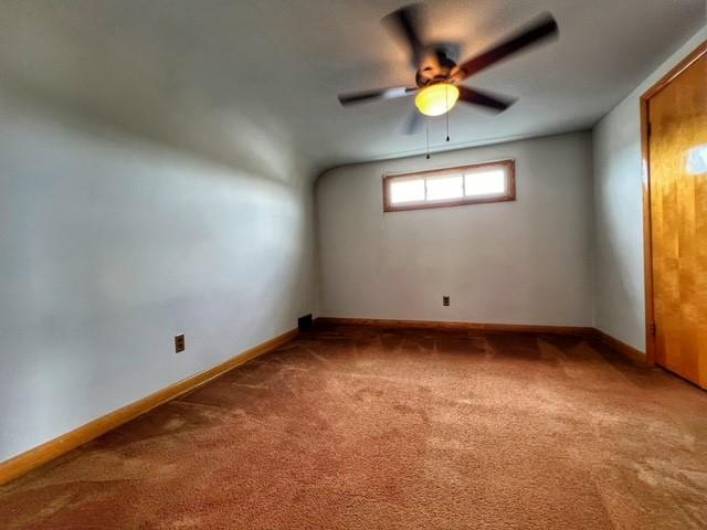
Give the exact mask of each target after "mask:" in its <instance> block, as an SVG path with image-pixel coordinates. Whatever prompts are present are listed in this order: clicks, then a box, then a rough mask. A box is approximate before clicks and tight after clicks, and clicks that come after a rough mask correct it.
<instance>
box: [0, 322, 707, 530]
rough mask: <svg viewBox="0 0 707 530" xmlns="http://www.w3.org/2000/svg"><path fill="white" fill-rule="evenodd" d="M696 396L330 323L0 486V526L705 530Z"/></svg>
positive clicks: (656, 383)
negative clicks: (626, 529)
mask: <svg viewBox="0 0 707 530" xmlns="http://www.w3.org/2000/svg"><path fill="white" fill-rule="evenodd" d="M706 499H707V393H705V392H703V391H701V390H699V389H697V388H696V387H693V386H691V385H690V384H688V383H686V382H684V381H682V380H680V379H678V378H677V377H674V376H671V375H670V374H668V373H666V372H664V371H662V370H660V369H647V368H642V367H638V366H635V365H633V364H631V363H630V362H628V361H626V360H624V359H623V358H621V357H618V356H617V355H615V354H613V353H612V352H611V351H609V350H608V349H607V348H606V347H604V346H601V345H598V344H594V343H591V342H588V341H586V340H584V339H580V338H572V337H563V336H551V335H534V334H483V333H473V332H452V331H431V330H383V329H372V328H363V327H347V326H331V327H326V328H320V329H315V330H314V331H312V332H308V333H306V334H303V335H301V336H300V337H299V338H298V339H296V340H295V341H293V342H291V343H289V344H287V345H285V346H283V347H281V348H280V349H278V350H277V351H275V352H272V353H270V354H268V355H265V356H263V357H260V358H258V359H256V360H254V361H251V362H250V363H248V364H246V365H244V366H242V367H240V368H237V369H236V370H234V371H232V372H230V373H228V374H226V375H224V376H222V377H220V378H219V379H217V380H214V381H213V382H211V383H209V384H208V385H206V386H204V387H202V388H201V389H199V390H197V391H195V392H193V393H191V394H189V395H186V396H184V397H181V398H179V399H177V400H174V401H172V402H169V403H167V404H165V405H163V406H161V407H159V408H157V409H155V410H154V411H152V412H150V413H148V414H146V415H143V416H141V417H139V418H137V419H136V420H133V421H132V422H130V423H128V424H126V425H124V426H122V427H121V428H119V429H116V430H114V431H112V432H110V433H108V434H106V435H104V436H102V437H101V438H98V439H97V440H95V441H93V442H91V443H90V444H87V445H85V446H83V447H81V448H79V449H77V450H75V451H72V452H71V453H69V454H67V455H65V456H64V457H62V458H60V459H58V460H56V461H55V462H53V463H51V464H50V465H48V466H45V467H43V468H41V469H38V470H36V471H35V472H33V473H31V474H29V475H26V476H25V477H23V478H21V479H19V480H17V481H15V482H12V483H10V484H8V485H6V486H4V487H1V488H0V527H2V528H4V529H16V528H31V529H33V530H34V529H52V530H57V529H68V528H71V529H74V528H81V529H93V528H95V529H99V528H100V529H113V528H115V529H118V528H119V529H133V528H135V529H137V528H141V529H142V528H234V529H247V528H262V529H274V528H351V529H364V528H365V529H372V528H401V529H402V528H406V529H408V528H425V529H437V528H438V529H461V528H475V529H478V528H504V529H508V528H524V529H528V528H530V529H534V528H537V529H554V528H557V529H570V528H571V529H576V528H642V529H643V528H651V529H654V528H661V529H663V528H665V529H670V528H675V529H686V528H706V527H707V501H706Z"/></svg>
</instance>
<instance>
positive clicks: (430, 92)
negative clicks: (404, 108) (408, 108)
mask: <svg viewBox="0 0 707 530" xmlns="http://www.w3.org/2000/svg"><path fill="white" fill-rule="evenodd" d="M458 99H459V88H457V86H456V85H453V84H451V83H436V84H434V85H430V86H427V87H425V88H423V89H422V90H420V92H418V94H417V96H415V106H416V107H417V110H419V111H420V112H421V113H422V114H424V115H425V116H441V115H442V114H444V113H446V112H449V111H450V110H452V107H454V104H455V103H456V102H457V100H458Z"/></svg>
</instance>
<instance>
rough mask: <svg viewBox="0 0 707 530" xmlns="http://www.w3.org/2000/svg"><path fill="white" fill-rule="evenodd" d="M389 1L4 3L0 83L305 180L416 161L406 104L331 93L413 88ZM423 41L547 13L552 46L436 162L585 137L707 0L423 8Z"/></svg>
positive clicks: (497, 1) (516, 74)
mask: <svg viewBox="0 0 707 530" xmlns="http://www.w3.org/2000/svg"><path fill="white" fill-rule="evenodd" d="M404 3H405V2H399V1H389V0H258V1H255V0H254V1H244V0H229V1H225V0H200V1H193V0H150V1H148V0H142V1H138V0H112V1H107V0H66V1H62V0H32V1H27V0H3V1H2V18H1V20H0V71H2V81H1V82H2V83H3V85H4V86H5V88H6V89H7V87H11V88H12V89H14V90H15V91H17V92H18V93H22V94H23V95H31V96H32V97H34V98H40V99H42V100H46V101H51V102H56V103H60V104H61V105H63V106H69V107H71V108H72V109H75V110H76V111H79V112H81V113H82V114H84V115H87V116H90V117H91V118H93V119H96V120H101V121H103V122H109V123H110V124H112V125H114V126H117V127H120V128H122V129H125V130H127V131H129V132H130V133H132V134H138V135H143V136H145V137H149V138H151V139H154V140H157V141H160V142H163V143H165V144H167V145H171V146H177V147H179V148H183V149H189V150H191V151H193V152H195V153H198V154H199V155H201V156H205V157H210V158H214V159H217V160H219V161H221V162H227V163H234V164H237V163H238V157H239V156H240V154H242V153H243V151H244V150H255V151H258V152H259V153H260V156H261V157H263V158H267V157H270V156H276V155H278V153H277V152H276V151H279V150H282V149H286V150H289V151H292V152H296V153H297V155H298V156H299V157H301V158H302V159H304V160H306V162H307V166H308V167H309V168H310V169H309V170H310V171H321V170H322V169H324V168H327V167H331V166H334V165H340V164H344V163H348V162H353V161H361V160H368V159H374V158H388V157H396V156H403V155H407V154H414V153H421V152H423V151H424V149H425V131H424V129H423V130H422V131H421V132H420V133H419V134H416V135H413V136H406V135H404V134H403V133H402V127H403V123H404V122H405V120H406V117H407V116H408V113H409V112H410V111H411V109H412V108H413V100H412V98H404V99H399V100H390V101H383V102H376V103H372V104H369V105H361V106H357V107H349V108H343V107H341V106H340V105H339V103H338V101H337V98H336V95H337V93H339V92H346V91H355V90H359V89H367V88H377V87H383V86H388V85H403V84H410V83H411V82H412V80H413V72H412V71H411V69H410V67H409V65H408V59H407V57H406V53H405V50H404V49H403V48H401V47H400V46H399V45H398V44H397V43H396V42H395V41H393V40H392V39H391V38H390V36H389V34H388V33H387V32H386V30H385V29H384V28H383V27H382V26H381V24H380V19H381V17H383V16H384V15H386V14H387V13H389V12H390V11H392V10H394V9H396V8H397V7H400V6H401V5H404ZM427 4H428V12H429V15H430V18H431V19H432V20H433V21H434V23H433V24H430V26H429V27H428V32H427V35H428V37H429V39H430V40H432V41H440V40H444V41H456V42H459V43H460V44H461V45H462V53H461V56H462V58H465V57H468V56H470V55H473V54H475V53H477V52H479V51H481V50H483V49H484V48H486V47H487V46H489V45H491V44H493V43H494V42H495V41H496V40H498V39H499V38H502V37H504V36H505V35H507V34H508V33H509V32H511V31H512V30H514V29H515V28H516V27H518V26H520V25H522V24H524V23H525V22H527V21H528V20H530V19H532V18H533V17H534V16H536V15H537V14H539V13H540V12H543V11H550V12H552V13H553V14H554V16H555V18H556V19H557V21H558V24H559V27H560V38H559V41H557V42H554V43H550V44H547V45H544V46H541V47H538V48H536V49H534V50H532V51H530V52H528V53H526V54H523V55H520V56H518V57H516V58H513V59H511V60H510V61H508V62H505V63H503V64H500V65H498V66H495V67H494V68H491V69H488V70H486V71H484V72H482V73H481V74H479V75H478V76H475V77H473V78H472V79H470V80H467V84H471V85H473V86H476V87H479V88H484V89H489V90H494V91H497V92H500V93H503V94H508V95H511V96H515V97H517V98H519V100H518V102H517V103H516V105H515V106H513V107H512V108H511V109H509V110H508V111H506V112H505V113H503V114H501V115H498V116H493V115H488V114H486V113H485V112H484V111H481V110H476V109H474V108H467V107H464V106H462V105H460V106H458V107H456V108H455V109H454V110H453V111H452V113H451V114H450V128H451V142H450V143H449V144H445V142H444V130H443V127H444V119H441V120H440V119H436V120H433V121H432V122H431V124H430V142H431V144H432V149H433V150H438V149H449V148H455V147H461V146H468V145H475V144H482V143H488V142H493V141H500V140H505V139H511V138H518V137H528V136H535V135H542V134H549V133H554V132H562V131H568V130H576V129H581V128H586V127H589V126H591V125H592V124H593V123H595V122H596V121H597V120H598V119H599V118H600V117H601V116H602V115H603V114H604V113H606V112H607V111H608V110H609V109H610V108H611V107H612V106H613V105H615V104H616V103H618V102H619V101H620V100H621V99H622V98H623V97H624V96H625V95H626V94H627V93H629V92H630V91H631V90H632V89H633V88H634V87H635V86H636V85H637V84H638V83H639V82H640V81H641V80H642V79H643V78H644V77H645V76H646V75H647V74H648V73H649V72H650V71H651V70H652V69H654V68H655V67H656V66H657V65H658V64H660V62H661V61H662V60H663V59H665V58H666V57H667V56H668V55H669V54H670V53H671V52H672V51H674V50H675V49H676V48H677V47H678V46H679V45H680V44H682V43H683V42H684V41H685V40H686V39H687V38H688V37H689V36H691V35H692V34H693V33H694V32H695V31H696V30H697V29H698V28H699V27H701V26H702V25H703V24H704V23H705V2H704V0H592V1H585V0H505V1H504V0H466V1H451V0H449V1H443V0H440V1H430V2H427Z"/></svg>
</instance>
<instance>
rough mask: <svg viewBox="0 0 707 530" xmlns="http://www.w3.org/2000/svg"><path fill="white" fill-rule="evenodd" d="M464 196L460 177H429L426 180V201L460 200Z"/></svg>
mask: <svg viewBox="0 0 707 530" xmlns="http://www.w3.org/2000/svg"><path fill="white" fill-rule="evenodd" d="M463 196H464V191H463V189H462V176H461V175H456V176H454V177H429V178H428V179H427V200H428V201H439V200H443V199H461V198H462V197H463Z"/></svg>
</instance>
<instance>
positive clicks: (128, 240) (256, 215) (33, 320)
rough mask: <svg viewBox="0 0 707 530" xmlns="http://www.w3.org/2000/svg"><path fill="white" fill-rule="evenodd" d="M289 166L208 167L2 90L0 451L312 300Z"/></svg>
mask: <svg viewBox="0 0 707 530" xmlns="http://www.w3.org/2000/svg"><path fill="white" fill-rule="evenodd" d="M273 147H276V146H273ZM247 163H248V161H246V160H244V167H247V166H246V164H247ZM250 165H251V166H252V164H250ZM303 171H304V170H299V169H298V168H297V167H294V166H293V167H291V173H290V174H289V175H282V176H280V177H277V176H275V175H264V174H254V173H253V172H251V171H246V170H243V169H239V168H238V167H234V166H229V165H217V164H214V163H211V162H208V161H206V160H204V159H202V158H198V157H196V156H192V155H190V154H189V153H187V152H184V151H179V150H176V149H174V148H169V147H166V146H164V145H160V144H156V143H152V142H149V141H147V140H144V139H141V138H139V137H134V136H132V137H131V136H126V135H124V134H122V133H120V132H117V131H114V130H111V129H106V128H105V127H101V126H97V125H95V124H94V123H89V122H87V121H83V120H82V119H81V118H79V117H78V116H76V115H73V114H66V113H64V112H63V111H60V110H56V109H54V108H43V107H42V105H41V104H39V103H38V102H36V101H33V102H25V101H22V100H21V99H18V98H16V97H14V96H9V95H8V94H3V93H2V92H0V258H1V259H0V302H1V303H0V365H1V366H2V369H1V370H0V461H2V460H5V459H7V458H9V457H12V456H13V455H15V454H18V453H20V452H23V451H25V450H27V449H30V448H32V447H34V446H36V445H38V444H41V443H43V442H45V441H47V440H50V439H52V438H54V437H56V436H59V435H61V434H63V433H65V432H68V431H70V430H72V429H74V428H76V427H78V426H80V425H82V424H84V423H86V422H88V421H90V420H92V419H94V418H96V417H99V416H101V415H103V414H106V413H108V412H110V411H112V410H114V409H116V408H118V407H121V406H123V405H125V404H127V403H130V402H133V401H135V400H137V399H139V398H142V397H144V396H146V395H148V394H150V393H152V392H154V391H156V390H158V389H161V388H163V387H166V386H168V385H169V384H171V383H174V382H176V381H179V380H181V379H183V378H186V377H189V376H191V375H193V374H195V373H198V372H200V371H203V370H205V369H208V368H210V367H212V366H214V365H217V364H219V363H221V362H222V361H225V360H226V359H229V358H231V357H232V356H234V355H236V354H237V353H238V352H241V351H243V350H245V349H247V348H249V347H252V346H254V345H256V344H259V343H261V342H263V341H265V340H267V339H270V338H272V337H274V336H277V335H279V334H281V333H283V332H285V331H287V330H290V329H292V328H293V327H295V326H296V317H297V316H299V315H301V314H304V313H307V312H309V311H312V310H313V308H314V294H313V278H312V272H311V271H312V269H313V263H314V260H313V240H314V237H313V236H314V233H313V226H312V222H313V208H312V197H311V195H312V194H311V185H310V184H308V183H307V182H306V179H302V178H300V177H301V176H302V175H301V172H303ZM181 332H183V333H186V341H187V350H186V352H184V353H182V354H179V355H176V354H175V353H174V346H173V336H174V335H175V334H177V333H181Z"/></svg>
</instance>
